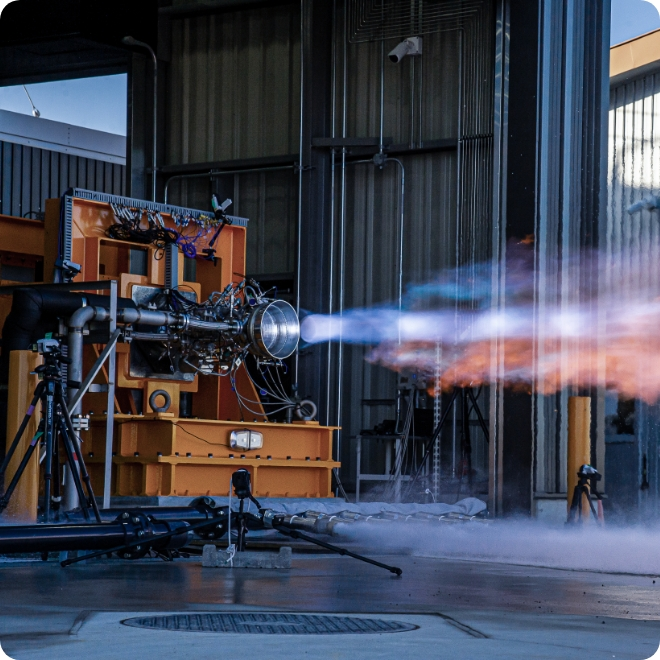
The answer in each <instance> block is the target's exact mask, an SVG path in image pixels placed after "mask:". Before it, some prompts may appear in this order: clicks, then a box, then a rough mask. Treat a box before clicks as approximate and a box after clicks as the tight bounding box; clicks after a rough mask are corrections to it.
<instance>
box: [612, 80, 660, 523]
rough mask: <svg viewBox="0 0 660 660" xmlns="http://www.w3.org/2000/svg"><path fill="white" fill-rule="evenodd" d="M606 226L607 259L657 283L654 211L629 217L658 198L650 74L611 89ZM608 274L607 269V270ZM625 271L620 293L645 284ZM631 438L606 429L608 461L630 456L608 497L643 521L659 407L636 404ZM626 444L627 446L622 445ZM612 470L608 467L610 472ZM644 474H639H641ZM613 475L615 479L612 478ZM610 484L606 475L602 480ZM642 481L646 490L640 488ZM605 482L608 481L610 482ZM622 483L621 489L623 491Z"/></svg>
mask: <svg viewBox="0 0 660 660" xmlns="http://www.w3.org/2000/svg"><path fill="white" fill-rule="evenodd" d="M608 175H609V178H608V204H607V225H606V227H604V230H603V231H602V233H601V237H600V240H601V249H602V250H603V252H604V253H605V254H606V255H607V258H608V259H610V258H611V257H612V256H614V255H617V254H621V255H623V259H621V263H623V264H626V263H631V264H636V263H639V261H640V260H641V262H642V263H644V267H645V272H646V275H647V278H648V279H647V282H646V283H651V282H655V283H657V282H658V281H660V263H659V262H658V261H657V259H656V258H655V256H654V255H657V254H658V251H659V250H660V221H659V219H658V211H651V210H648V209H642V210H640V211H637V212H635V213H632V214H630V213H628V211H627V209H628V207H629V206H630V205H631V204H634V203H635V202H638V201H640V200H641V199H643V198H644V197H646V196H648V195H650V194H653V195H658V194H659V193H660V74H651V75H647V76H645V77H643V78H639V79H637V80H634V81H631V82H629V83H627V84H623V85H620V86H617V87H614V88H612V90H611V93H610V121H609V172H608ZM608 270H610V269H608ZM631 273H632V270H631V272H630V273H628V272H626V270H625V267H624V268H623V269H617V271H615V272H611V275H610V276H611V277H612V278H614V277H616V278H617V281H616V282H614V284H616V285H617V286H618V287H619V288H620V289H621V291H622V292H624V291H625V290H626V289H627V288H629V287H632V288H634V289H635V290H638V288H639V284H642V285H643V284H645V283H644V282H641V283H639V282H637V281H630V277H631ZM609 399H610V401H609V404H610V405H609V408H610V409H609V410H608V412H609V413H610V414H615V413H616V412H617V400H616V393H612V394H610V396H609ZM634 408H635V415H634V431H635V434H634V437H632V436H631V437H626V436H625V434H617V433H616V431H615V430H614V429H613V428H612V427H611V426H609V427H608V430H607V435H606V447H607V451H608V452H612V456H614V455H615V454H616V455H619V454H621V458H622V460H625V453H629V454H631V456H629V457H628V458H631V457H633V456H634V465H632V464H631V465H630V466H629V467H632V468H633V470H635V471H636V474H635V473H634V472H633V473H632V474H628V475H627V480H628V482H629V486H630V489H631V490H630V492H629V493H612V497H613V498H616V497H621V498H622V499H625V500H628V503H629V504H631V505H636V506H638V507H639V511H640V514H641V515H642V516H644V515H647V514H650V513H655V514H657V513H660V406H659V405H657V404H656V405H648V404H646V403H644V402H643V401H635V402H634ZM626 444H628V446H627V447H625V446H624V445H626ZM614 468H615V466H612V469H614ZM644 471H645V472H646V474H645V475H643V472H644ZM612 476H616V475H612ZM606 477H607V478H608V480H609V477H610V475H609V474H608V475H606ZM644 478H646V481H647V482H648V483H647V486H648V487H645V488H642V487H641V486H642V484H643V482H644ZM608 482H609V481H608ZM626 487H627V486H626V485H625V484H622V485H621V486H620V488H626Z"/></svg>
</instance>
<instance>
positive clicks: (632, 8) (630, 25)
mask: <svg viewBox="0 0 660 660" xmlns="http://www.w3.org/2000/svg"><path fill="white" fill-rule="evenodd" d="M659 12H660V0H653V2H648V1H647V0H612V29H611V35H610V45H612V46H613V45H614V44H620V43H621V42H622V41H628V39H633V38H634V37H638V36H639V35H640V34H645V33H646V32H651V31H652V30H657V29H658V28H660V13H659Z"/></svg>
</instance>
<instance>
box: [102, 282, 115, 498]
mask: <svg viewBox="0 0 660 660" xmlns="http://www.w3.org/2000/svg"><path fill="white" fill-rule="evenodd" d="M109 326H110V327H109V328H108V329H109V331H110V339H111V340H112V338H113V337H114V336H115V335H116V333H117V280H111V281H110V324H109ZM108 343H109V348H110V350H109V352H108V400H107V408H106V410H107V411H108V414H107V415H106V418H105V457H104V459H105V462H104V466H103V508H104V509H109V508H110V495H111V490H112V488H111V485H112V441H113V438H114V435H115V416H114V410H115V381H116V379H117V342H116V341H115V342H112V343H110V342H108Z"/></svg>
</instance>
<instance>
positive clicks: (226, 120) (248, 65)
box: [166, 4, 300, 275]
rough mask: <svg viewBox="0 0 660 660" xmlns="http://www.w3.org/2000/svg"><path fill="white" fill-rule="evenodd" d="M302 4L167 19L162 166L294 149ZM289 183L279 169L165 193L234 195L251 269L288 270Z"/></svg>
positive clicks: (291, 244) (197, 202)
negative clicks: (244, 221)
mask: <svg viewBox="0 0 660 660" xmlns="http://www.w3.org/2000/svg"><path fill="white" fill-rule="evenodd" d="M299 9H300V8H299V5H297V4H291V5H281V6H274V7H266V8H259V9H249V10H243V11H236V12H226V13H221V14H215V15H213V14H212V15H210V16H201V17H189V18H183V19H180V20H173V21H172V22H171V23H172V67H171V70H170V75H169V80H168V86H169V94H168V98H169V105H168V112H169V117H168V132H167V135H168V138H167V149H168V152H167V155H166V158H167V163H168V164H182V163H199V162H210V161H223V160H234V159H244V158H260V157H266V156H284V155H288V154H295V153H297V152H298V140H299V132H300V112H299V109H300V11H299ZM232 179H233V180H232ZM296 185H297V181H296V179H295V178H294V176H293V174H292V173H291V172H286V171H285V172H264V173H262V174H259V175H256V174H255V175H252V174H249V175H236V176H234V177H223V178H222V180H220V181H218V182H217V183H215V184H213V187H210V186H209V180H203V179H202V180H197V181H187V182H185V183H180V182H179V183H176V182H175V183H173V185H172V192H171V197H170V199H171V200H172V201H173V202H175V203H183V204H185V205H186V206H192V207H194V208H207V207H208V205H209V197H210V193H211V191H212V190H216V191H218V192H219V193H220V194H225V195H226V196H229V197H231V198H232V199H233V200H234V206H233V207H232V209H231V212H232V213H235V214H237V215H242V216H245V217H249V218H250V231H249V232H248V269H249V271H250V273H252V274H272V273H278V274H286V273H288V274H290V275H292V273H293V260H294V255H295V213H296V207H295V194H294V193H292V192H291V191H292V190H293V189H294V187H295V186H296ZM225 191H227V192H225Z"/></svg>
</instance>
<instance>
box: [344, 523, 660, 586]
mask: <svg viewBox="0 0 660 660" xmlns="http://www.w3.org/2000/svg"><path fill="white" fill-rule="evenodd" d="M336 532H337V534H338V536H339V537H340V538H341V539H342V540H343V541H344V542H345V541H351V542H353V543H356V544H357V545H359V546H360V547H364V548H374V547H378V548H379V549H380V550H381V552H382V553H383V554H384V553H387V552H394V553H399V552H407V553H411V554H413V555H416V556H420V557H438V558H451V559H459V560H469V561H485V562H494V563H506V564H519V565H524V566H544V567H547V568H558V569H570V570H588V571H598V572H605V573H607V572H611V573H634V574H641V575H660V555H659V554H658V552H657V548H658V543H659V542H660V530H658V529H657V527H653V528H648V527H646V528H645V527H641V526H630V527H616V526H607V527H599V526H598V525H596V524H593V523H592V524H588V525H587V526H586V528H584V529H583V528H581V527H572V528H568V527H565V526H564V525H561V527H553V526H551V525H548V524H543V523H540V522H535V523H530V522H529V521H518V522H515V521H499V520H498V521H493V522H492V523H489V524H483V523H465V524H453V525H452V524H448V523H442V522H440V523H437V524H435V525H432V524H427V523H411V522H401V523H398V522H393V521H388V522H387V523H382V524H379V523H362V524H355V525H350V524H347V525H339V526H337V527H336Z"/></svg>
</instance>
